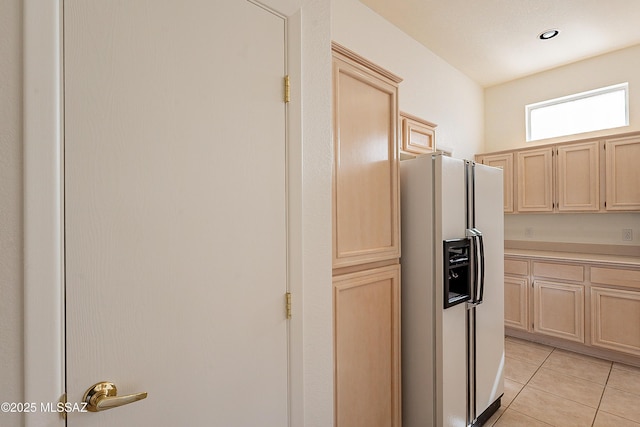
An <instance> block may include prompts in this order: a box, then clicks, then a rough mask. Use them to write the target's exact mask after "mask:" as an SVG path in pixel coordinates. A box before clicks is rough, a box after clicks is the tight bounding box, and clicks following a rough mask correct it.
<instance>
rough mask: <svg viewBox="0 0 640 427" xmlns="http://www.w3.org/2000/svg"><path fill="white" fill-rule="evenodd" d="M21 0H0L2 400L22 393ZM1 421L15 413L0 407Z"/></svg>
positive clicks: (13, 424) (17, 421)
mask: <svg viewBox="0 0 640 427" xmlns="http://www.w3.org/2000/svg"><path fill="white" fill-rule="evenodd" d="M21 46H22V1H21V0H2V1H0V94H2V95H0V99H1V101H0V402H20V401H22V399H23V382H22V378H23V374H24V371H23V362H22V355H23V352H22V345H23V341H22V327H23V323H22V305H23V298H22V278H23V276H22V268H23V266H22V263H23V261H22V248H23V245H22V236H23V232H22V228H23V227H22V51H21ZM0 425H2V426H3V427H5V426H6V427H18V426H21V425H22V424H21V417H20V416H19V414H5V413H0Z"/></svg>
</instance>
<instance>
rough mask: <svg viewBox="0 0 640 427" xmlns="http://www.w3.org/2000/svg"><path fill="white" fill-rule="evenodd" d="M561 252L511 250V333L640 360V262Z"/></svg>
mask: <svg viewBox="0 0 640 427" xmlns="http://www.w3.org/2000/svg"><path fill="white" fill-rule="evenodd" d="M546 254H548V252H547V253H546ZM561 256H562V255H561V254H558V258H550V257H549V256H548V255H545V256H542V257H539V258H536V257H535V256H522V255H520V256H514V255H507V256H505V277H504V297H505V309H504V311H505V319H504V324H505V329H506V333H507V335H515V336H519V337H521V338H526V339H531V340H533V341H536V340H539V341H540V342H543V343H545V344H552V345H557V346H560V347H562V346H563V345H565V346H566V348H570V349H572V350H574V351H583V352H584V353H586V354H591V355H594V356H596V357H605V358H609V359H611V360H618V361H621V362H622V363H628V364H632V365H637V366H640V264H638V262H637V261H630V262H629V263H628V264H625V265H622V264H620V263H619V260H615V261H616V262H613V263H611V261H609V263H607V261H606V260H601V261H600V260H598V261H593V260H592V258H593V256H590V257H587V258H591V259H590V260H587V259H585V260H584V261H580V260H576V259H575V257H573V258H574V259H573V260H571V261H564V260H563V259H562V258H560V257H561Z"/></svg>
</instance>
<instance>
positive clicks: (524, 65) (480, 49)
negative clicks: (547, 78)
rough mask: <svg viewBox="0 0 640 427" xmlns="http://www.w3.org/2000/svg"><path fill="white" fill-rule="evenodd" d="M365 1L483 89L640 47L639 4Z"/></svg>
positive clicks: (614, 0)
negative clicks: (549, 35)
mask: <svg viewBox="0 0 640 427" xmlns="http://www.w3.org/2000/svg"><path fill="white" fill-rule="evenodd" d="M360 1H361V2H362V3H364V4H365V5H366V6H368V7H369V8H371V9H372V10H374V11H375V12H377V13H378V14H379V15H381V16H383V17H384V18H385V19H386V20H388V21H390V22H391V23H393V24H394V25H396V26H397V27H399V28H400V29H401V30H402V31H404V32H405V33H407V34H409V35H410V36H411V37H413V38H414V39H416V40H417V41H419V42H420V43H422V44H423V45H425V46H426V47H427V48H429V49H430V50H431V51H432V52H434V53H436V54H437V55H438V56H440V57H441V58H443V59H444V60H445V61H447V62H448V63H449V64H451V65H453V66H454V67H456V68H457V69H459V70H460V71H462V72H463V73H465V74H466V75H468V76H469V77H471V78H472V79H473V80H475V81H476V82H478V83H479V84H480V85H482V86H484V87H487V86H492V85H496V84H499V83H504V82H506V81H509V80H513V79H516V78H519V77H524V76H526V75H530V74H533V73H537V72H539V71H543V70H548V69H551V68H555V67H558V66H561V65H565V64H569V63H571V62H575V61H580V60H582V59H586V58H590V57H593V56H597V55H601V54H603V53H607V52H611V51H614V50H618V49H622V48H625V47H629V46H632V45H636V44H640V0H360ZM551 28H557V29H559V30H560V34H559V35H558V36H557V37H555V38H553V39H550V40H539V39H538V34H540V33H541V32H543V31H545V30H548V29H551Z"/></svg>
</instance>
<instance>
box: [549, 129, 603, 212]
mask: <svg viewBox="0 0 640 427" xmlns="http://www.w3.org/2000/svg"><path fill="white" fill-rule="evenodd" d="M599 152H600V151H599V143H598V141H593V142H586V143H583V144H570V145H560V146H558V148H557V155H558V157H557V171H558V211H560V212H588V211H598V210H599V209H600V156H599Z"/></svg>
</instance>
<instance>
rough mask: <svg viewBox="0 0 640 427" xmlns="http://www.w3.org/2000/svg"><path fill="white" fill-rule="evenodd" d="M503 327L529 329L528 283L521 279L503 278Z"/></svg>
mask: <svg viewBox="0 0 640 427" xmlns="http://www.w3.org/2000/svg"><path fill="white" fill-rule="evenodd" d="M504 325H505V326H508V327H510V328H514V329H521V330H524V331H526V330H528V329H529V281H528V280H527V279H524V278H521V277H509V276H505V278H504Z"/></svg>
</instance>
